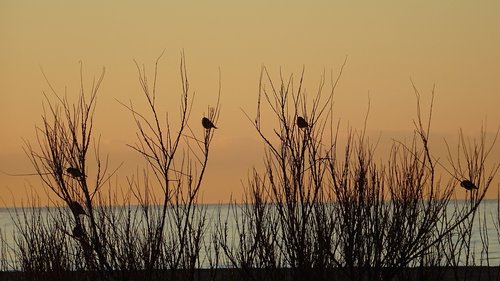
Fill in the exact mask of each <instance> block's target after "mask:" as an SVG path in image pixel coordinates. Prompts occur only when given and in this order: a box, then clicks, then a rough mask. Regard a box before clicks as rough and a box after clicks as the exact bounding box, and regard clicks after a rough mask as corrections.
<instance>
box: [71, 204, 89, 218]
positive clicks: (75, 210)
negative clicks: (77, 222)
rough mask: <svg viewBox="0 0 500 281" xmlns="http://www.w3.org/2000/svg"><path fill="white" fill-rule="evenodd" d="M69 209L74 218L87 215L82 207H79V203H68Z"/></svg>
mask: <svg viewBox="0 0 500 281" xmlns="http://www.w3.org/2000/svg"><path fill="white" fill-rule="evenodd" d="M69 208H70V210H71V212H73V215H75V216H76V217H78V216H80V215H86V214H87V213H86V212H85V209H84V208H83V207H82V205H80V203H78V202H76V201H71V202H69Z"/></svg>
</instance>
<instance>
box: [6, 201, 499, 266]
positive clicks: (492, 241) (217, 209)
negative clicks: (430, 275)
mask: <svg viewBox="0 0 500 281" xmlns="http://www.w3.org/2000/svg"><path fill="white" fill-rule="evenodd" d="M461 204H464V202H463V201H451V202H450V204H449V205H448V210H447V213H448V214H451V213H453V210H454V207H455V206H459V207H460V205H461ZM203 207H204V209H205V210H206V213H207V216H206V217H207V222H208V223H207V231H206V232H205V234H206V235H205V240H206V242H207V243H210V242H211V239H212V235H211V233H214V231H215V225H216V222H217V221H218V220H219V216H220V217H222V220H225V219H226V217H227V219H228V221H227V222H228V229H229V231H228V235H229V237H228V240H229V242H230V243H233V242H236V241H237V240H238V238H237V237H236V235H237V230H236V227H235V217H234V216H235V212H233V211H232V210H231V209H230V206H229V205H203ZM239 207H241V205H239V206H238V205H237V208H239ZM135 208H138V207H132V209H133V210H134V209H135ZM497 208H498V205H497V201H496V200H483V202H482V203H481V206H480V208H479V211H478V213H476V216H475V218H474V228H473V230H472V235H471V248H472V250H473V253H474V255H473V259H474V260H473V261H472V262H469V263H470V264H476V265H486V264H487V262H489V265H491V266H496V265H499V264H500V234H499V233H498V232H497V227H498V223H499V218H498V215H499V214H498V209H497ZM113 209H114V210H115V211H116V212H119V210H120V207H113ZM36 210H37V212H36V213H39V214H40V215H41V217H42V218H43V219H46V218H48V215H49V213H52V214H54V213H59V214H64V212H65V211H67V210H62V209H58V208H41V209H36ZM38 211H39V212H38ZM33 213H34V212H33V209H28V208H27V209H25V214H26V215H27V216H28V217H30V216H31V214H33ZM140 214H141V213H140V212H137V213H135V215H136V216H140ZM240 214H241V212H240ZM18 215H19V216H21V217H22V216H23V213H22V209H13V208H0V234H1V238H2V239H1V240H2V243H0V258H1V260H0V267H1V268H0V270H1V269H6V268H8V269H12V268H15V267H16V259H15V257H14V255H12V249H13V248H14V247H15V235H16V225H15V222H16V221H19V220H18V219H16V216H18ZM21 221H23V219H21ZM480 224H481V226H480ZM485 230H486V232H485ZM485 233H487V234H488V235H487V239H486V240H487V241H486V242H485V239H484V238H483V239H482V237H481V236H482V235H483V237H484V234H485ZM457 239H459V238H457ZM485 243H486V245H487V247H488V249H487V250H488V251H487V252H488V257H486V256H485V253H486V252H485V248H484V244H485ZM206 254H207V253H206V252H204V250H203V249H202V258H201V260H202V261H201V262H202V264H201V266H202V267H208V266H209V265H208V261H207V258H203V255H206ZM203 263H206V264H203ZM220 266H221V267H224V266H229V263H228V262H224V260H222V261H221V264H220Z"/></svg>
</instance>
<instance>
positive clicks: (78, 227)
mask: <svg viewBox="0 0 500 281" xmlns="http://www.w3.org/2000/svg"><path fill="white" fill-rule="evenodd" d="M83 234H84V232H83V228H82V226H81V225H80V223H77V224H76V226H75V227H74V228H73V236H75V238H80V237H82V236H83Z"/></svg>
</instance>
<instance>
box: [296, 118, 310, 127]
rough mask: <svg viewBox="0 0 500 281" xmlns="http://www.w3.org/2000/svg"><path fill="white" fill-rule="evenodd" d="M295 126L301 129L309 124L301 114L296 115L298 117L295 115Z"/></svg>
mask: <svg viewBox="0 0 500 281" xmlns="http://www.w3.org/2000/svg"><path fill="white" fill-rule="evenodd" d="M297 126H298V127H299V128H301V129H302V128H306V127H308V126H309V124H308V123H307V121H306V120H305V119H304V117H302V116H298V117H297Z"/></svg>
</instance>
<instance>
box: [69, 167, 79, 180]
mask: <svg viewBox="0 0 500 281" xmlns="http://www.w3.org/2000/svg"><path fill="white" fill-rule="evenodd" d="M66 172H68V174H70V175H71V176H72V177H74V178H81V177H83V173H82V172H81V171H80V170H79V169H78V168H74V167H69V168H67V169H66Z"/></svg>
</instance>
